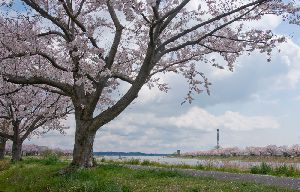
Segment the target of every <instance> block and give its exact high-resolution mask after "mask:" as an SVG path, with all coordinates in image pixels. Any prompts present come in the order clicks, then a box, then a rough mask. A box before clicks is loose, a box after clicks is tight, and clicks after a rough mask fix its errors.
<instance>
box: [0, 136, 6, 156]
mask: <svg viewBox="0 0 300 192" xmlns="http://www.w3.org/2000/svg"><path fill="white" fill-rule="evenodd" d="M6 141H7V139H6V138H4V137H0V159H4V155H5V144H6Z"/></svg>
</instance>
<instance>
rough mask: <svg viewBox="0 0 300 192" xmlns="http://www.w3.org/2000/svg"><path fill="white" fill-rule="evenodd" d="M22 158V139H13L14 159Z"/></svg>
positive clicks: (19, 159)
mask: <svg viewBox="0 0 300 192" xmlns="http://www.w3.org/2000/svg"><path fill="white" fill-rule="evenodd" d="M21 160H22V142H21V141H20V140H15V141H13V145H12V161H21Z"/></svg>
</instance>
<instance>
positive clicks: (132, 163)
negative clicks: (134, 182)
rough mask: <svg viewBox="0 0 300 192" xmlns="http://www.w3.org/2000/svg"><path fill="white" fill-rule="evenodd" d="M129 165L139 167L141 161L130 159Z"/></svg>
mask: <svg viewBox="0 0 300 192" xmlns="http://www.w3.org/2000/svg"><path fill="white" fill-rule="evenodd" d="M127 163H128V164H131V165H139V164H140V163H141V162H140V160H139V159H130V160H128V161H127Z"/></svg>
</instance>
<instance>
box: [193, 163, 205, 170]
mask: <svg viewBox="0 0 300 192" xmlns="http://www.w3.org/2000/svg"><path fill="white" fill-rule="evenodd" d="M195 169H198V170H204V169H205V167H204V165H202V164H197V165H196V166H195Z"/></svg>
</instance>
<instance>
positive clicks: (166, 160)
mask: <svg viewBox="0 0 300 192" xmlns="http://www.w3.org/2000/svg"><path fill="white" fill-rule="evenodd" d="M97 158H98V159H101V158H102V157H97ZM104 158H105V159H106V160H114V161H129V160H132V159H139V160H140V161H143V160H149V161H154V162H158V163H161V164H168V165H180V164H184V165H192V166H195V165H199V164H201V165H210V166H214V167H240V168H249V167H252V166H255V165H259V164H261V162H245V161H238V160H234V161H222V160H203V159H188V158H176V157H164V156H104ZM267 164H269V165H270V166H272V167H279V166H282V165H287V166H293V167H295V168H296V169H298V170H300V163H281V162H267Z"/></svg>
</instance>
